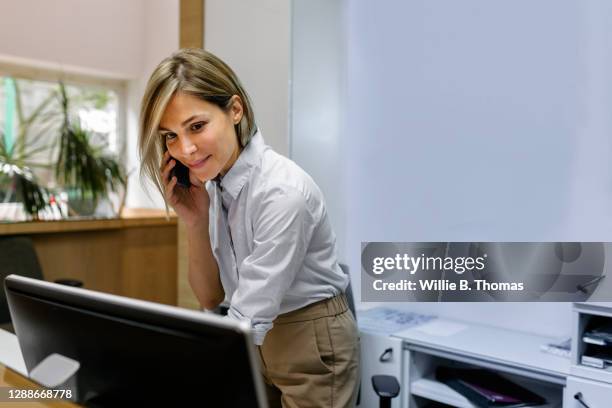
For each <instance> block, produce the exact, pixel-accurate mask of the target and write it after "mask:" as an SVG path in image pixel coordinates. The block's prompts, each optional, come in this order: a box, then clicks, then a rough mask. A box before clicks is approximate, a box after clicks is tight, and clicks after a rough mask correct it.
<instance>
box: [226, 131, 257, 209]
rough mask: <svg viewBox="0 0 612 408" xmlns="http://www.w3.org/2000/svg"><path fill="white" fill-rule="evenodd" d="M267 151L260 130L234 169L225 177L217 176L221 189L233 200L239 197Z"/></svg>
mask: <svg viewBox="0 0 612 408" xmlns="http://www.w3.org/2000/svg"><path fill="white" fill-rule="evenodd" d="M265 149H266V144H265V142H264V140H263V136H262V135H261V132H260V131H259V129H258V130H257V132H256V133H255V135H253V137H252V138H251V140H250V141H249V143H248V144H247V145H246V146H245V147H244V149H242V152H241V153H240V156H238V159H236V161H235V162H234V164H233V165H232V167H231V168H230V169H229V171H228V172H227V173H225V175H224V176H223V177H220V176H217V180H219V179H220V183H219V181H218V183H219V184H220V186H221V188H222V189H223V190H224V191H227V192H228V193H229V194H230V196H231V197H232V199H233V200H235V199H236V197H238V194H239V193H240V191H241V190H242V187H244V185H245V183H246V182H247V180H248V179H249V176H250V174H251V171H252V170H253V168H255V167H257V166H259V165H260V163H261V156H262V153H263V152H264V150H265Z"/></svg>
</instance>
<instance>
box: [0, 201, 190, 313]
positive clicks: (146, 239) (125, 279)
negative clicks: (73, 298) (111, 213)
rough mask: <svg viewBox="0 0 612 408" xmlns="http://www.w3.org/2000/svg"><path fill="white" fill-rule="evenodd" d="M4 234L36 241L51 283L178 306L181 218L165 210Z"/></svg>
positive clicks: (23, 225) (25, 225)
mask: <svg viewBox="0 0 612 408" xmlns="http://www.w3.org/2000/svg"><path fill="white" fill-rule="evenodd" d="M0 235H27V236H29V237H31V238H32V240H33V241H34V246H35V248H36V252H37V254H38V258H39V261H40V264H41V267H42V270H43V274H44V276H45V279H46V280H50V281H53V280H56V279H61V278H73V279H78V280H81V281H83V283H84V286H85V287H86V288H87V289H93V290H98V291H102V292H108V293H113V294H117V295H123V296H128V297H133V298H137V299H143V300H150V301H153V302H159V303H165V304H170V305H176V304H177V279H178V273H177V235H178V232H177V218H176V216H171V217H170V218H169V219H167V218H166V214H165V211H163V210H146V209H128V210H126V211H124V213H123V214H122V217H121V218H116V219H81V220H62V221H38V222H18V223H7V224H0Z"/></svg>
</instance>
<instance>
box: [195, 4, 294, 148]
mask: <svg viewBox="0 0 612 408" xmlns="http://www.w3.org/2000/svg"><path fill="white" fill-rule="evenodd" d="M290 4H291V2H290V1H287V0H259V1H252V0H206V3H205V12H204V48H205V49H207V50H208V51H211V52H213V53H214V54H216V55H218V56H219V57H221V58H222V59H223V60H224V61H226V62H227V63H228V64H229V65H230V66H231V67H232V69H234V71H236V73H237V74H238V76H239V77H240V79H241V80H242V82H243V84H244V86H245V87H246V89H247V92H249V94H250V96H251V98H252V99H253V103H254V105H255V115H256V119H257V123H258V125H259V127H260V129H261V130H262V132H263V135H264V138H265V140H266V142H267V143H268V144H269V145H270V146H272V147H273V148H274V149H275V150H276V151H277V152H279V153H281V154H284V155H288V153H289V66H290V52H289V50H290V33H289V29H290V25H291V16H290Z"/></svg>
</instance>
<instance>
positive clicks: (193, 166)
mask: <svg viewBox="0 0 612 408" xmlns="http://www.w3.org/2000/svg"><path fill="white" fill-rule="evenodd" d="M208 159H210V155H208V156H206V157H205V158H203V159H202V160H198V161H197V162H194V163H188V164H187V166H188V167H189V168H190V169H198V168H200V167H202V166H203V165H204V164H205V163H206V162H207V161H208Z"/></svg>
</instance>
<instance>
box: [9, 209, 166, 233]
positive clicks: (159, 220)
mask: <svg viewBox="0 0 612 408" xmlns="http://www.w3.org/2000/svg"><path fill="white" fill-rule="evenodd" d="M176 224H177V217H176V214H174V213H170V216H169V217H168V218H166V212H165V211H163V210H152V209H133V208H132V209H125V210H124V211H123V213H122V214H121V217H120V218H97V219H96V218H91V217H82V218H69V219H65V220H57V221H23V222H7V223H0V235H16V234H45V233H62V232H68V231H97V230H109V229H122V228H135V227H152V226H159V225H176Z"/></svg>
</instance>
